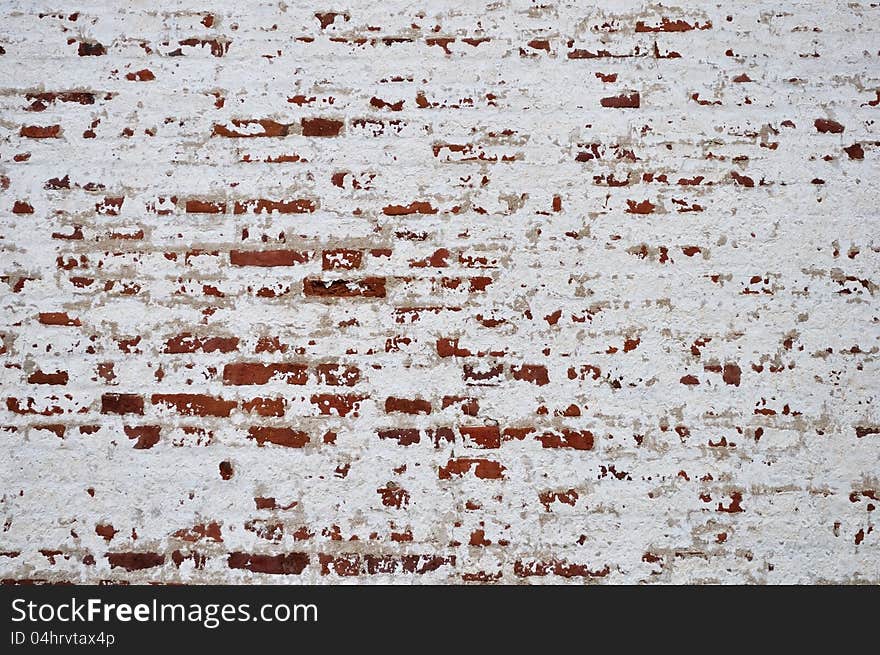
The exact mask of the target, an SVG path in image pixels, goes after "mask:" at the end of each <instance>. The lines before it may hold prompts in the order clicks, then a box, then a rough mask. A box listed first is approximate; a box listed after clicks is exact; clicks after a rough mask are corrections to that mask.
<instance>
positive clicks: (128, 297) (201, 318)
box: [0, 0, 880, 584]
mask: <svg viewBox="0 0 880 655" xmlns="http://www.w3.org/2000/svg"><path fill="white" fill-rule="evenodd" d="M729 4H730V6H729V7H725V6H724V3H708V2H695V1H690V0H683V1H682V2H679V3H676V4H675V5H674V6H665V7H664V6H661V5H657V4H653V3H640V2H631V1H628V0H627V1H617V2H600V3H575V2H568V3H565V2H549V3H546V4H542V3H532V2H525V1H523V0H507V1H505V2H497V3H477V2H468V3H464V2H463V3H454V2H448V1H441V2H430V3H413V2H402V1H400V0H389V1H387V2H383V3H376V2H363V1H361V0H343V1H340V2H336V3H335V4H334V3H329V4H328V3H325V4H321V3H303V2H292V3H280V2H255V1H254V2H251V1H248V2H241V1H240V0H239V1H236V2H231V1H229V0H215V1H214V2H211V3H197V2H195V1H193V0H180V1H175V2H171V1H164V2H157V3H149V2H130V3H124V2H112V1H110V0H100V1H97V0H96V1H95V2H87V3H86V2H80V3H76V2H58V1H53V2H49V1H47V0H28V1H24V0H21V1H17V0H13V1H8V0H7V1H6V2H4V3H3V6H2V14H3V16H2V20H0V90H2V93H0V111H2V120H0V187H2V188H0V251H2V256H0V262H2V264H0V281H2V284H0V306H2V311H0V318H2V321H0V338H2V341H0V361H2V369H0V384H2V400H0V435H2V442H0V444H2V445H0V448H2V453H0V458H2V459H0V481H2V488H0V493H2V500H0V519H2V523H3V527H2V531H0V578H4V579H8V580H48V581H73V582H88V583H93V582H98V581H114V582H123V581H130V582H147V581H151V582H152V581H158V582H191V583H199V582H308V583H332V582H338V581H341V580H348V581H352V580H354V581H359V582H364V583H369V582H412V581H416V582H445V583H460V582H494V581H500V582H504V583H519V582H523V583H560V582H573V583H578V584H581V583H590V582H606V583H624V582H626V583H636V582H673V583H685V582H700V581H712V582H737V583H751V582H770V583H772V582H788V583H791V582H825V581H831V582H874V583H877V582H880V578H878V570H880V548H878V544H880V541H878V538H880V534H878V531H877V530H875V529H874V522H875V519H874V517H875V516H876V514H875V513H874V512H875V508H876V505H877V504H878V501H880V496H878V494H880V477H878V476H880V412H878V409H877V391H878V383H877V380H878V363H877V362H878V351H880V343H878V337H880V331H878V320H880V316H878V305H877V292H878V287H877V279H878V278H877V268H878V261H880V242H878V240H877V234H878V220H877V198H878V192H877V186H876V185H877V183H878V161H880V138H878V134H877V132H878V130H877V125H876V121H877V120H878V119H880V68H878V57H880V51H878V46H880V43H878V39H877V34H878V32H877V26H878V24H880V10H878V8H877V6H876V5H872V4H868V3H843V2H764V1H758V0H755V1H753V2H747V3H729Z"/></svg>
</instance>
